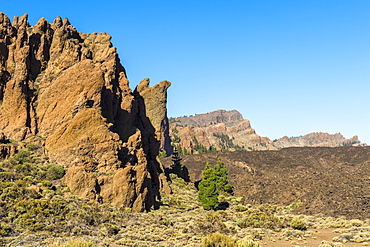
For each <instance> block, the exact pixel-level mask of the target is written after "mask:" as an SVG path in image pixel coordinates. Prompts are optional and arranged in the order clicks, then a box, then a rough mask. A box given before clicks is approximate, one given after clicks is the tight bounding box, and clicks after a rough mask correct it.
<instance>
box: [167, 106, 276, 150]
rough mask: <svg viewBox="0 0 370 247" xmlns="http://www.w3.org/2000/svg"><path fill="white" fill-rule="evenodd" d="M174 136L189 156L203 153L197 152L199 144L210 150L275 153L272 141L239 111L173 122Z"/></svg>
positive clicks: (197, 116) (180, 147)
mask: <svg viewBox="0 0 370 247" xmlns="http://www.w3.org/2000/svg"><path fill="white" fill-rule="evenodd" d="M170 135H171V138H172V141H173V144H174V145H176V146H177V147H178V148H179V149H186V150H187V151H188V152H189V153H199V152H202V151H199V150H198V151H197V147H196V146H197V143H198V146H199V145H201V146H203V147H204V148H205V149H207V150H210V149H213V148H214V149H217V150H226V149H227V150H231V151H232V150H240V149H245V150H267V149H274V147H273V146H272V145H271V140H270V139H269V138H267V137H261V136H259V135H257V134H256V132H255V130H254V129H252V127H251V125H250V121H249V120H246V119H243V116H242V114H240V113H239V112H238V111H236V110H232V111H225V110H218V111H214V112H210V113H206V114H198V115H195V116H191V117H179V118H172V119H170Z"/></svg>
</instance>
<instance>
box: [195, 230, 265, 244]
mask: <svg viewBox="0 0 370 247" xmlns="http://www.w3.org/2000/svg"><path fill="white" fill-rule="evenodd" d="M202 246H203V247H259V246H260V245H259V243H256V242H254V241H252V240H249V241H238V240H236V239H234V238H233V237H230V236H227V235H224V234H221V233H213V234H211V235H208V236H206V237H204V238H203V244H202Z"/></svg>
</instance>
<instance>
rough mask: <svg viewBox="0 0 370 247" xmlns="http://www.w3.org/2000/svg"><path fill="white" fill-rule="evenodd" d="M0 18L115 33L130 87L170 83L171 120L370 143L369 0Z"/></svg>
mask: <svg viewBox="0 0 370 247" xmlns="http://www.w3.org/2000/svg"><path fill="white" fill-rule="evenodd" d="M0 11H1V12H4V13H5V14H7V15H8V16H9V17H10V19H12V18H13V16H14V15H18V16H19V15H23V14H24V13H28V14H29V22H30V24H31V25H33V24H35V23H36V21H37V20H38V19H39V18H41V17H45V18H46V19H48V20H49V21H53V20H54V19H55V17H57V16H61V17H62V18H64V17H68V18H69V20H70V22H71V23H72V25H74V26H75V27H76V28H77V30H79V31H80V32H84V33H86V32H89V33H91V32H107V33H109V34H111V35H112V36H113V39H112V42H113V45H114V46H116V47H117V48H118V51H119V54H120V58H121V62H122V64H123V66H125V68H126V70H127V74H128V78H129V80H130V85H131V88H134V87H135V86H136V85H137V84H138V82H139V81H141V80H142V79H144V78H150V79H151V81H152V85H154V84H156V83H158V82H159V81H162V80H169V81H171V82H172V86H171V87H170V88H169V90H168V93H169V97H168V115H169V117H177V116H183V115H193V114H199V113H206V112H210V111H213V110H218V109H226V110H232V109H236V110H238V111H240V112H241V113H242V114H243V116H244V118H246V119H249V120H251V124H252V127H253V128H255V129H256V131H257V134H259V135H262V136H268V137H270V138H271V139H275V138H280V137H282V136H284V135H287V136H298V135H304V134H307V133H310V132H319V131H322V132H329V133H332V134H334V133H337V132H341V133H342V134H343V135H344V136H345V137H347V138H349V137H352V136H353V135H359V138H360V140H361V141H362V142H367V143H368V144H370V127H369V125H370V114H369V108H370V102H369V94H370V30H369V29H370V15H369V13H370V1H369V0H355V1H350V0H345V1H344V0H332V1H331V0H324V1H323V0H309V1H308V0H289V1H284V0H274V1H268V0H243V1H233V0H231V1H225V0H223V1H219V0H212V1H211V0H204V1H202V0H198V1H193V0H186V1H176V0H171V1H169V0H168V1H161V0H158V1H154V0H153V1H148V0H142V1H140V0H137V1H109V0H106V1H76V0H75V1H70V0H66V1H50V0H49V1H5V2H3V3H1V6H0Z"/></svg>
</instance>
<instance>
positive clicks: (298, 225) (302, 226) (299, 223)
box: [290, 217, 307, 231]
mask: <svg viewBox="0 0 370 247" xmlns="http://www.w3.org/2000/svg"><path fill="white" fill-rule="evenodd" d="M290 226H291V227H292V228H293V229H296V230H302V231H305V230H307V224H306V222H304V221H303V220H301V219H300V218H297V217H295V218H293V219H292V222H291V223H290Z"/></svg>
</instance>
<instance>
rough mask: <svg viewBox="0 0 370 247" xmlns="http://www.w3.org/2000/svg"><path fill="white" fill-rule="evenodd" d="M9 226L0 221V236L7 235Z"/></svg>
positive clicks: (9, 229)
mask: <svg viewBox="0 0 370 247" xmlns="http://www.w3.org/2000/svg"><path fill="white" fill-rule="evenodd" d="M10 231H11V227H10V226H8V225H7V224H5V223H2V222H0V237H6V236H8V235H9V233H10Z"/></svg>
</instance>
